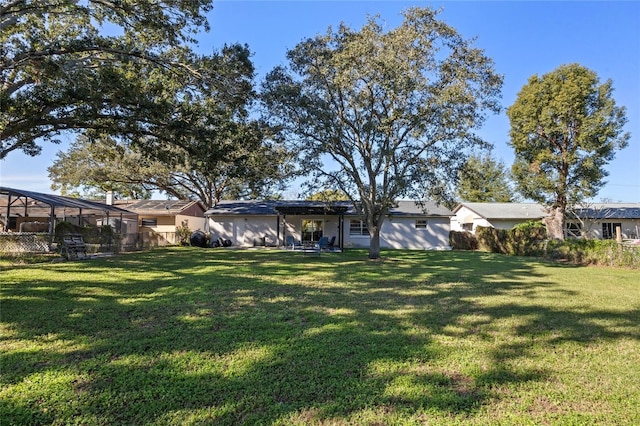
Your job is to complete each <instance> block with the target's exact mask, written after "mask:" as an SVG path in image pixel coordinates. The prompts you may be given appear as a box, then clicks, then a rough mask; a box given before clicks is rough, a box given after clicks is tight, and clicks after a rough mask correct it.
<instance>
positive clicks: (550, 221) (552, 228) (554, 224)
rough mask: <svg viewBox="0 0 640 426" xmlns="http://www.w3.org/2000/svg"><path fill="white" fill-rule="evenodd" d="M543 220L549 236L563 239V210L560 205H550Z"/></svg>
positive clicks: (553, 238) (554, 238)
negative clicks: (547, 214)
mask: <svg viewBox="0 0 640 426" xmlns="http://www.w3.org/2000/svg"><path fill="white" fill-rule="evenodd" d="M543 222H544V224H545V225H546V227H547V235H548V237H549V238H551V239H552V240H560V241H564V210H563V209H562V208H561V207H552V208H551V209H550V210H549V216H547V217H545V218H544V219H543Z"/></svg>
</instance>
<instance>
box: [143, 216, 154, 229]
mask: <svg viewBox="0 0 640 426" xmlns="http://www.w3.org/2000/svg"><path fill="white" fill-rule="evenodd" d="M142 226H148V227H152V226H158V219H157V218H155V217H154V218H146V219H142Z"/></svg>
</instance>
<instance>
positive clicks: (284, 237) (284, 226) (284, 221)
mask: <svg viewBox="0 0 640 426" xmlns="http://www.w3.org/2000/svg"><path fill="white" fill-rule="evenodd" d="M285 241H287V215H286V214H285V215H284V216H282V245H284V242H285Z"/></svg>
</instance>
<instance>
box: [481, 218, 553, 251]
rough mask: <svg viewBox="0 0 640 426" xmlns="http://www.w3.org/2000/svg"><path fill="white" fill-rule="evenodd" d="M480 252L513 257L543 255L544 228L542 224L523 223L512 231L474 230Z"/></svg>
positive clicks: (485, 228) (482, 228)
mask: <svg viewBox="0 0 640 426" xmlns="http://www.w3.org/2000/svg"><path fill="white" fill-rule="evenodd" d="M476 237H477V238H478V246H479V248H480V249H481V250H484V251H490V252H492V253H502V254H510V255H514V256H538V255H542V254H543V253H544V241H545V237H546V228H545V226H544V224H543V223H542V222H525V223H521V224H518V225H516V226H514V227H513V228H512V229H509V230H506V229H495V228H491V227H484V226H478V227H477V228H476Z"/></svg>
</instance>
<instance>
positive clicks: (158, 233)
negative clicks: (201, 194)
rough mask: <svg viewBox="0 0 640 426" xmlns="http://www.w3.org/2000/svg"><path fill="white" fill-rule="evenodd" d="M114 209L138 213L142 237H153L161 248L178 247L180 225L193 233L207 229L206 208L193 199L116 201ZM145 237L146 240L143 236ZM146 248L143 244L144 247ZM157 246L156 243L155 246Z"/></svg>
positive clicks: (114, 201)
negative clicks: (165, 245) (167, 246)
mask: <svg viewBox="0 0 640 426" xmlns="http://www.w3.org/2000/svg"><path fill="white" fill-rule="evenodd" d="M110 202H112V203H113V205H114V206H116V207H119V208H121V209H124V210H127V211H130V212H133V213H136V214H137V215H138V226H139V229H140V233H141V234H143V235H154V236H155V238H156V239H158V238H160V240H161V241H157V243H158V244H159V245H164V244H176V243H177V241H176V231H177V229H178V228H179V227H181V226H186V227H188V228H189V229H190V230H191V231H196V230H201V231H204V230H205V229H206V222H207V220H206V219H205V217H204V212H205V210H206V209H205V207H204V205H203V204H202V203H201V202H200V201H192V200H113V201H110ZM143 238H144V237H143ZM143 245H144V244H143ZM153 245H155V243H154V244H153Z"/></svg>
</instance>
